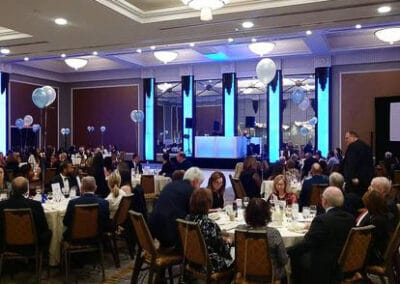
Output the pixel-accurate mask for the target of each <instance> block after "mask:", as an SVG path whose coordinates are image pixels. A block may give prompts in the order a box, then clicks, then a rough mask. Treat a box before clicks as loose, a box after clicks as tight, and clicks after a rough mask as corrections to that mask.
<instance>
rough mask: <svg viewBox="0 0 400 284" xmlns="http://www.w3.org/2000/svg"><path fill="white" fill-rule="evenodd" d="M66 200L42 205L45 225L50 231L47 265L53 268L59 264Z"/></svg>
mask: <svg viewBox="0 0 400 284" xmlns="http://www.w3.org/2000/svg"><path fill="white" fill-rule="evenodd" d="M67 205H68V200H64V201H62V202H60V203H55V202H51V203H50V202H46V203H45V204H42V206H43V209H44V213H45V215H46V219H47V224H48V225H49V228H50V230H51V231H52V237H51V241H50V247H49V265H50V266H55V265H58V264H59V263H60V243H61V240H62V237H63V232H64V225H63V219H64V215H65V211H66V209H67Z"/></svg>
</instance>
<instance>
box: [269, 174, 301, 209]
mask: <svg viewBox="0 0 400 284" xmlns="http://www.w3.org/2000/svg"><path fill="white" fill-rule="evenodd" d="M289 187H290V185H289V183H288V181H287V180H286V178H285V176H284V175H277V176H276V177H275V178H274V183H273V191H272V194H271V196H270V199H271V198H272V199H274V200H284V201H286V204H293V203H296V202H297V197H296V194H294V193H293V192H289Z"/></svg>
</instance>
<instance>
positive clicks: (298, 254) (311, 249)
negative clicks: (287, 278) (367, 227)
mask: <svg viewBox="0 0 400 284" xmlns="http://www.w3.org/2000/svg"><path fill="white" fill-rule="evenodd" d="M343 201H344V197H343V193H342V191H341V190H340V189H339V188H337V187H334V186H330V187H328V188H327V189H325V191H324V192H323V194H322V207H323V208H324V210H325V213H324V214H321V215H318V216H317V217H315V218H314V220H313V221H312V223H311V226H310V229H309V231H308V232H307V234H306V235H305V236H304V239H303V241H302V242H301V243H300V244H298V245H296V246H294V247H292V248H290V249H288V253H289V255H290V257H291V263H292V272H293V273H292V277H293V282H291V283H307V284H309V283H311V284H314V283H315V284H317V283H318V284H321V283H324V284H328V283H336V281H337V277H338V271H337V269H336V268H337V260H338V258H339V255H340V252H341V250H342V248H343V245H344V243H345V241H346V238H347V235H348V233H349V231H350V230H351V228H352V227H353V226H354V225H355V220H354V217H353V216H352V215H350V214H349V213H347V212H345V211H343V209H342V208H341V207H342V206H343Z"/></svg>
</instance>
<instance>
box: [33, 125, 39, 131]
mask: <svg viewBox="0 0 400 284" xmlns="http://www.w3.org/2000/svg"><path fill="white" fill-rule="evenodd" d="M39 129H40V125H39V124H34V125H32V130H33V132H35V133H36V132H38V131H39Z"/></svg>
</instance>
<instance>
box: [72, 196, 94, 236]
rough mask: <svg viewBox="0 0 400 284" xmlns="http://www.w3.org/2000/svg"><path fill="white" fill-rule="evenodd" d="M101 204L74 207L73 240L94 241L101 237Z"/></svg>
mask: <svg viewBox="0 0 400 284" xmlns="http://www.w3.org/2000/svg"><path fill="white" fill-rule="evenodd" d="M99 233H100V230H99V204H97V203H95V204H77V205H75V207H74V211H73V218H72V226H71V239H72V240H73V241H85V240H93V239H96V238H98V237H99Z"/></svg>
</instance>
